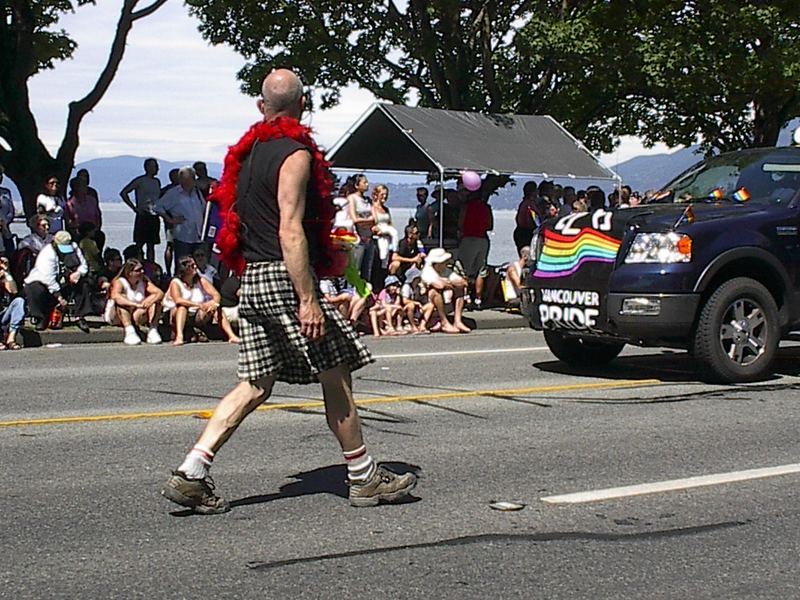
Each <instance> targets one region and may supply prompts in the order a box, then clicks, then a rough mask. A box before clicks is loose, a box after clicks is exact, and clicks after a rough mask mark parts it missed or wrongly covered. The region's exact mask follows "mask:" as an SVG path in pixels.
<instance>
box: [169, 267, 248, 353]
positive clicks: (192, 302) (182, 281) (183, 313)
mask: <svg viewBox="0 0 800 600" xmlns="http://www.w3.org/2000/svg"><path fill="white" fill-rule="evenodd" d="M221 299H222V298H221V297H220V295H219V292H218V291H217V290H216V288H215V287H214V286H213V285H212V284H211V282H210V281H208V280H207V279H205V278H204V277H200V275H199V274H198V273H197V264H196V263H195V262H194V259H193V258H192V257H191V256H182V257H180V258H179V259H178V263H177V265H176V268H175V277H173V279H172V281H171V282H170V284H169V289H168V290H167V293H166V295H165V296H164V308H165V309H167V310H170V311H173V314H172V327H173V330H174V332H175V339H174V340H173V342H172V345H173V346H182V345H183V344H185V343H186V340H185V334H184V332H185V331H187V330H188V331H191V332H193V335H192V338H191V341H195V342H207V341H208V337H206V335H205V333H203V332H201V331H198V330H196V329H195V325H202V324H207V323H210V322H211V319H212V318H213V316H214V313H215V312H218V309H219V307H220V300H221ZM219 324H220V327H221V328H222V331H223V332H224V333H225V335H226V336H227V338H228V341H229V342H230V343H232V344H238V343H239V341H240V340H239V337H238V336H237V335H236V334H235V333H234V332H233V330H232V329H231V325H230V323H228V320H227V319H226V318H225V315H224V314H222V313H221V312H220V315H219Z"/></svg>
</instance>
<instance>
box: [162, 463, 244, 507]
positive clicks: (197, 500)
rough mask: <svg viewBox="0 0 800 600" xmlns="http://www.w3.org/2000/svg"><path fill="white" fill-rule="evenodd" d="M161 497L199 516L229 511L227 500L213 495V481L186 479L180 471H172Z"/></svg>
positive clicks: (209, 478)
mask: <svg viewBox="0 0 800 600" xmlns="http://www.w3.org/2000/svg"><path fill="white" fill-rule="evenodd" d="M161 495H162V496H164V497H165V498H166V499H167V500H171V501H172V502H174V503H175V504H180V505H181V506H185V507H187V508H191V509H193V510H194V511H195V512H198V513H200V514H201V515H218V514H221V513H226V512H228V511H229V510H230V509H231V505H230V504H228V501H227V500H225V499H224V498H220V497H219V496H217V495H216V494H215V493H214V480H213V479H211V477H210V476H207V477H206V478H205V479H187V477H186V475H184V474H183V473H181V472H180V471H173V472H172V477H170V478H169V479H167V483H166V484H165V485H164V489H163V490H161Z"/></svg>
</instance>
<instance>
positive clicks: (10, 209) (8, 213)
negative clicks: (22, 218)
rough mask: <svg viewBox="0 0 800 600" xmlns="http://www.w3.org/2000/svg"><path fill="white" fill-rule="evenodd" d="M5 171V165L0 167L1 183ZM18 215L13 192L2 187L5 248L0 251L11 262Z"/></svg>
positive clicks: (1, 228)
mask: <svg viewBox="0 0 800 600" xmlns="http://www.w3.org/2000/svg"><path fill="white" fill-rule="evenodd" d="M4 176H5V170H4V169H3V165H0V183H3V177H4ZM16 214H17V209H16V208H14V199H13V198H12V197H11V190H10V189H8V188H7V187H3V186H0V236H1V237H2V238H3V247H2V248H0V251H2V252H3V254H5V256H6V258H8V259H9V260H11V257H12V255H13V254H14V250H16V247H15V246H14V235H13V234H12V233H11V223H12V221H13V220H14V217H15V216H16Z"/></svg>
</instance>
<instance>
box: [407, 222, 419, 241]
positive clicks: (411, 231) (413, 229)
mask: <svg viewBox="0 0 800 600" xmlns="http://www.w3.org/2000/svg"><path fill="white" fill-rule="evenodd" d="M418 237H419V228H418V227H417V225H416V223H411V224H410V225H406V239H407V240H408V241H409V242H416V241H417V238H418Z"/></svg>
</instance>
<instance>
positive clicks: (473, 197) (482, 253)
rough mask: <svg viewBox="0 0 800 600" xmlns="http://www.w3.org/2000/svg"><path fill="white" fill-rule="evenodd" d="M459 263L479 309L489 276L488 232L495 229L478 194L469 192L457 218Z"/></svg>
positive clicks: (485, 204)
mask: <svg viewBox="0 0 800 600" xmlns="http://www.w3.org/2000/svg"><path fill="white" fill-rule="evenodd" d="M458 229H459V231H460V232H461V236H460V241H459V244H458V260H459V261H460V262H461V266H462V267H463V268H464V272H465V273H466V274H467V277H468V278H469V281H470V282H471V283H474V286H475V296H474V300H473V304H474V305H475V308H478V309H480V308H481V301H482V296H483V284H484V281H485V279H486V276H487V275H488V268H487V261H488V259H489V232H490V231H491V230H492V229H494V217H493V215H492V209H491V207H490V206H489V204H488V202H486V201H485V200H484V199H483V196H482V195H481V191H480V190H477V191H474V192H470V194H469V196H468V198H467V202H466V204H464V206H463V208H462V209H461V214H460V216H459V226H458Z"/></svg>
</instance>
